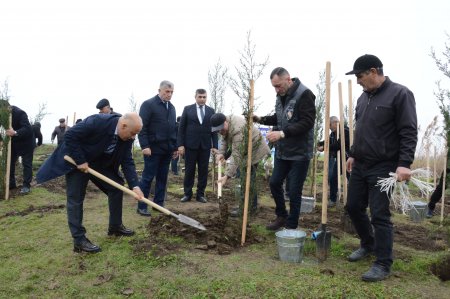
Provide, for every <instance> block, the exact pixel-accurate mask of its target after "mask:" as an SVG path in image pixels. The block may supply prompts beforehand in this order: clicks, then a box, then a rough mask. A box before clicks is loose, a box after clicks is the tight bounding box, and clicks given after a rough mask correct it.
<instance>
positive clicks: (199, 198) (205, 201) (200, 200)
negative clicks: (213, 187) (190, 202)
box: [197, 196, 208, 203]
mask: <svg viewBox="0 0 450 299" xmlns="http://www.w3.org/2000/svg"><path fill="white" fill-rule="evenodd" d="M197 201H198V202H201V203H207V202H208V201H207V200H206V197H204V196H199V197H197Z"/></svg>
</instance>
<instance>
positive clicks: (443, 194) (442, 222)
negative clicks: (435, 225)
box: [440, 146, 448, 227]
mask: <svg viewBox="0 0 450 299" xmlns="http://www.w3.org/2000/svg"><path fill="white" fill-rule="evenodd" d="M444 150H445V155H444V158H445V160H444V174H443V177H442V203H441V225H440V226H441V227H443V226H444V208H445V184H446V181H447V180H446V179H447V178H446V176H447V163H448V162H447V159H448V157H447V155H448V149H447V146H446V147H445V148H444Z"/></svg>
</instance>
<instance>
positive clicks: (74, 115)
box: [72, 112, 77, 126]
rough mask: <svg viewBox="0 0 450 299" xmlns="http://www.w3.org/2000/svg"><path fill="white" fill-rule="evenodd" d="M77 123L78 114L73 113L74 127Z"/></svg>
mask: <svg viewBox="0 0 450 299" xmlns="http://www.w3.org/2000/svg"><path fill="white" fill-rule="evenodd" d="M76 121H77V113H76V112H74V113H73V122H72V126H75V122H76Z"/></svg>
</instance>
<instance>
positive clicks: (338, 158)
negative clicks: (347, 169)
mask: <svg viewBox="0 0 450 299" xmlns="http://www.w3.org/2000/svg"><path fill="white" fill-rule="evenodd" d="M340 135H341V134H340V132H339V128H337V129H336V138H337V139H336V142H337V141H338V140H339V138H340ZM336 163H337V167H336V168H337V173H336V175H337V181H338V194H337V200H336V204H337V205H339V204H340V203H341V195H342V180H341V157H340V156H339V155H338V153H337V152H336ZM330 187H331V186H330ZM330 192H331V188H330Z"/></svg>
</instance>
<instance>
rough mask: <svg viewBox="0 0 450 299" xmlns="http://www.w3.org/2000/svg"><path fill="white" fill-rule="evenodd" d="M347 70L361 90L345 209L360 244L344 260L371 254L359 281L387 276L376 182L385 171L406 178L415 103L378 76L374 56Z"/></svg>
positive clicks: (383, 199) (388, 235) (385, 200)
mask: <svg viewBox="0 0 450 299" xmlns="http://www.w3.org/2000/svg"><path fill="white" fill-rule="evenodd" d="M351 74H354V75H355V76H356V78H357V79H356V80H357V83H358V84H359V85H361V86H362V88H363V93H362V94H361V96H360V97H359V99H358V102H357V104H356V108H355V119H356V126H355V139H354V142H353V146H352V148H351V150H350V152H349V156H350V157H349V159H348V160H347V170H348V171H349V172H351V176H350V183H349V191H348V198H347V206H346V209H347V211H348V214H349V216H350V218H351V220H352V222H353V225H354V226H355V229H356V231H357V233H358V236H359V237H360V239H361V242H360V248H359V249H357V250H356V251H354V252H353V253H352V254H350V255H349V256H348V260H349V261H350V262H356V261H359V260H361V259H363V258H365V257H367V256H369V255H371V254H374V255H375V257H376V259H375V262H374V264H373V265H372V267H371V268H370V269H369V270H368V271H367V272H366V273H364V274H363V275H362V280H364V281H380V280H383V279H385V278H386V277H388V276H389V274H390V268H391V265H392V262H393V257H392V246H393V226H392V222H391V219H390V218H391V213H390V210H389V194H388V193H386V192H382V191H381V190H380V186H377V181H378V180H379V179H380V178H387V177H389V173H390V172H394V173H395V174H396V175H397V180H398V181H405V180H408V179H410V177H411V170H410V166H411V164H412V163H413V160H414V152H415V150H416V145H417V115H416V103H415V99H414V95H413V93H412V92H411V91H410V90H409V89H408V88H407V87H405V86H402V85H400V84H397V83H394V82H392V81H391V80H390V79H389V77H387V76H384V74H383V63H382V62H381V60H380V59H379V58H378V57H376V56H374V55H368V54H366V55H363V56H361V57H359V58H358V59H356V61H355V63H354V65H353V70H351V71H349V72H348V73H346V75H351ZM367 207H370V214H371V217H370V218H369V216H368V215H367V211H366V210H367Z"/></svg>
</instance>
